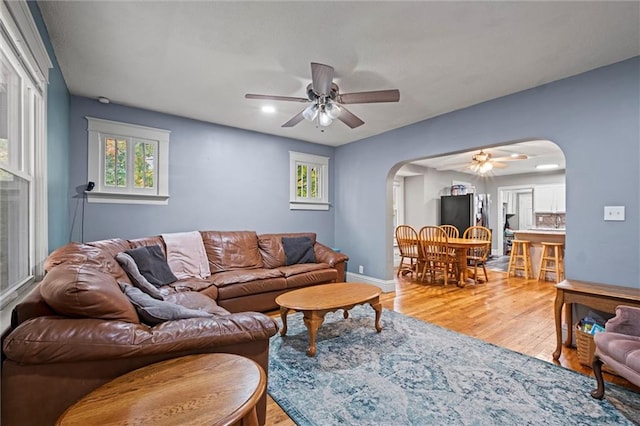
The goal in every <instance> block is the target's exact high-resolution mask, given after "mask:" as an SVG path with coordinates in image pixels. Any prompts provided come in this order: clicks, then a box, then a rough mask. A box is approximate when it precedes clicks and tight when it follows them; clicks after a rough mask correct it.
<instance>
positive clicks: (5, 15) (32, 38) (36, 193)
mask: <svg viewBox="0 0 640 426" xmlns="http://www.w3.org/2000/svg"><path fill="white" fill-rule="evenodd" d="M0 31H2V33H3V37H4V38H5V40H6V41H7V42H9V43H10V45H11V48H12V49H13V50H14V53H15V54H16V55H17V57H18V60H19V61H20V63H21V65H22V66H23V67H24V71H26V74H27V76H28V77H29V78H30V79H31V81H32V82H33V83H34V85H35V88H36V91H39V92H40V95H41V98H42V102H39V104H38V105H37V107H36V108H37V111H36V117H32V118H34V119H37V121H36V123H35V125H34V127H33V128H32V131H33V134H32V135H31V137H32V138H33V139H32V140H33V141H34V142H33V146H30V147H28V149H29V150H31V153H30V156H29V157H30V158H28V159H23V161H28V162H29V169H30V170H31V176H28V175H24V174H23V173H20V175H21V176H25V177H26V178H27V179H28V180H30V182H31V184H30V191H29V192H30V195H29V209H30V210H31V212H32V213H31V214H32V216H31V217H30V218H29V246H30V249H29V266H30V268H31V274H32V275H31V276H29V277H27V279H26V280H24V281H23V282H22V283H19V285H18V286H16V287H14V289H15V290H14V291H13V292H11V293H8V294H6V295H5V297H4V298H3V299H2V300H0V312H3V311H5V310H4V309H1V307H2V306H3V305H5V304H6V303H7V302H8V301H10V300H12V299H17V297H18V293H19V292H24V291H25V288H24V287H26V286H25V284H27V283H30V282H33V281H34V280H39V279H40V278H42V276H43V275H44V261H45V259H46V258H47V256H48V255H49V239H48V224H49V218H48V208H47V206H48V195H47V187H48V183H47V127H46V125H47V103H48V95H47V83H48V79H49V69H50V68H52V67H53V64H52V62H51V60H50V58H49V55H48V53H47V50H46V47H45V45H44V42H43V41H42V38H41V37H40V32H39V31H38V27H37V25H36V23H35V21H34V20H33V16H32V15H31V11H30V10H29V6H28V4H27V2H26V1H25V0H15V1H3V2H0ZM23 107H24V106H23ZM21 127H22V128H23V130H22V131H23V132H24V123H22V124H21ZM26 136H27V135H26V134H23V137H26ZM5 312H6V311H5Z"/></svg>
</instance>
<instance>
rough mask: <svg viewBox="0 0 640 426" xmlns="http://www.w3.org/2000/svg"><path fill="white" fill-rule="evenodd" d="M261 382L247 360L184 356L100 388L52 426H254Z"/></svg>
mask: <svg viewBox="0 0 640 426" xmlns="http://www.w3.org/2000/svg"><path fill="white" fill-rule="evenodd" d="M266 382H267V379H266V375H265V373H264V370H263V369H262V368H261V367H260V366H259V365H258V364H257V363H256V362H254V361H253V360H251V359H249V358H244V357H241V356H239V355H231V354H201V355H188V356H184V357H181V358H174V359H170V360H166V361H162V362H159V363H157V364H152V365H148V366H146V367H143V368H140V369H138V370H134V371H131V372H129V373H127V374H125V375H123V376H120V377H118V378H116V379H114V380H112V381H110V382H108V383H106V384H104V385H102V386H100V387H99V388H98V389H96V390H94V391H93V392H91V393H89V394H88V395H86V396H85V397H83V398H82V399H81V400H80V401H78V402H77V403H75V404H74V405H72V406H71V407H69V408H68V409H67V410H66V411H65V412H64V413H63V414H62V416H61V417H60V418H59V419H58V421H57V422H56V425H65V426H66V425H79V426H80V425H82V426H86V425H125V424H126V425H145V426H147V425H205V424H206V425H233V424H242V425H243V426H245V425H251V426H253V425H258V417H257V412H256V408H255V406H256V404H257V402H258V400H259V399H260V397H261V396H262V394H263V393H264V391H265V387H266ZM34 409H37V407H34Z"/></svg>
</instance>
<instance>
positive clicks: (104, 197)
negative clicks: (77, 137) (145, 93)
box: [85, 117, 171, 205]
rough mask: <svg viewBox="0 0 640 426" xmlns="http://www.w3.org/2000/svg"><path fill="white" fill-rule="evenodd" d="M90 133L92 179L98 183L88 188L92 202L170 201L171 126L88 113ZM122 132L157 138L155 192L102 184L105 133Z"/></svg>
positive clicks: (89, 163) (145, 137) (90, 175)
mask: <svg viewBox="0 0 640 426" xmlns="http://www.w3.org/2000/svg"><path fill="white" fill-rule="evenodd" d="M85 118H86V119H87V122H88V125H87V133H88V149H87V151H88V161H87V165H88V169H87V177H88V181H89V182H94V183H95V188H94V189H93V190H92V191H87V192H86V194H87V201H88V202H90V203H115V204H157V205H166V204H168V203H169V135H170V134H171V131H170V130H164V129H156V128H153V127H146V126H140V125H137V124H129V123H121V122H118V121H111V120H104V119H101V118H94V117H85ZM104 133H106V134H109V135H120V136H125V137H131V138H139V139H147V140H151V141H157V142H158V150H157V154H158V155H157V170H158V175H157V179H156V182H157V183H156V185H157V190H156V193H154V194H149V193H140V192H132V191H131V189H130V188H126V189H123V190H120V191H118V190H115V189H112V188H106V187H105V186H104V184H103V179H102V172H103V164H102V149H101V144H102V142H101V140H102V134H104Z"/></svg>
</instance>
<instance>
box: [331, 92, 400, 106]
mask: <svg viewBox="0 0 640 426" xmlns="http://www.w3.org/2000/svg"><path fill="white" fill-rule="evenodd" d="M399 100H400V91H399V90H398V89H391V90H375V91H372V92H357V93H345V94H343V95H340V96H339V97H338V102H339V103H341V104H367V103H374V102H398V101H399Z"/></svg>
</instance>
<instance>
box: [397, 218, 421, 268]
mask: <svg viewBox="0 0 640 426" xmlns="http://www.w3.org/2000/svg"><path fill="white" fill-rule="evenodd" d="M396 242H397V243H398V249H399V250H400V265H399V266H398V273H397V275H396V276H398V277H399V276H400V274H403V275H404V274H406V273H407V272H410V273H411V277H412V278H413V274H414V272H415V273H417V272H418V271H417V269H418V260H419V259H420V246H419V244H418V233H417V232H416V230H415V229H413V227H411V226H409V225H399V226H398V227H397V228H396ZM405 261H408V262H409V264H407V263H405Z"/></svg>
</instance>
